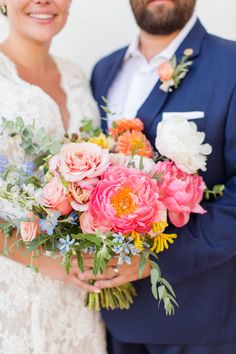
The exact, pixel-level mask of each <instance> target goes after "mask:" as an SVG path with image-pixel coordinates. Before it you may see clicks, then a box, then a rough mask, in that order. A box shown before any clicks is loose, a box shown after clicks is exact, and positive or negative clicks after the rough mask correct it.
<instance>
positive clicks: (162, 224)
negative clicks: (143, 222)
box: [152, 221, 168, 235]
mask: <svg viewBox="0 0 236 354" xmlns="http://www.w3.org/2000/svg"><path fill="white" fill-rule="evenodd" d="M167 226H168V223H167V222H166V221H159V222H154V223H153V224H152V232H153V234H154V235H158V234H160V233H162V232H163V231H164V230H165V228H166V227H167Z"/></svg>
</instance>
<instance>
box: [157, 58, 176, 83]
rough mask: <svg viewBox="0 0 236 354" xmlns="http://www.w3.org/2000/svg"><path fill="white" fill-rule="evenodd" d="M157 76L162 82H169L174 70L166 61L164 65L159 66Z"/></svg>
mask: <svg viewBox="0 0 236 354" xmlns="http://www.w3.org/2000/svg"><path fill="white" fill-rule="evenodd" d="M158 74H159V77H160V80H161V81H162V82H164V81H169V80H171V79H172V77H173V74H174V69H173V66H172V65H171V62H170V61H169V60H166V61H165V62H164V63H162V64H161V65H159V67H158Z"/></svg>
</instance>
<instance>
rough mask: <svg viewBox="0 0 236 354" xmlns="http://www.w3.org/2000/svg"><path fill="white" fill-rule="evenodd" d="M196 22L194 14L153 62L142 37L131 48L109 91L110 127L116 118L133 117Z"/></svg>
mask: <svg viewBox="0 0 236 354" xmlns="http://www.w3.org/2000/svg"><path fill="white" fill-rule="evenodd" d="M196 21H197V17H196V15H195V14H194V15H193V16H192V17H191V19H190V20H189V21H188V22H187V24H186V25H185V27H184V28H183V29H182V30H181V31H180V33H179V34H178V35H177V37H176V38H175V39H174V40H173V41H172V42H171V43H170V44H169V45H168V47H166V48H165V49H164V50H163V51H162V52H161V53H159V54H157V55H155V56H154V57H153V58H152V59H151V60H150V61H147V59H146V58H145V57H144V56H143V54H142V53H141V52H140V51H139V48H138V44H139V37H137V38H136V39H135V40H134V41H133V42H132V43H131V44H130V46H129V47H128V49H127V51H126V54H125V56H124V63H123V65H122V68H121V70H120V71H119V73H118V75H117V76H116V78H115V80H114V82H113V84H112V85H111V87H110V89H109V91H108V97H107V98H108V102H109V108H110V110H111V111H112V112H113V113H114V114H113V115H111V114H109V115H108V125H109V126H110V125H111V122H112V121H113V120H116V119H117V118H121V117H122V118H134V117H135V116H136V114H137V111H138V110H139V108H140V107H141V106H142V105H143V103H144V102H145V101H146V99H147V98H148V96H149V95H150V93H151V91H152V89H153V88H154V86H155V85H156V83H157V81H158V80H159V76H158V71H157V69H158V66H159V65H160V64H162V63H163V62H164V61H166V60H170V59H171V58H172V57H173V56H174V54H175V52H176V50H177V49H178V47H179V46H180V44H181V43H182V42H183V40H184V39H185V37H186V36H187V35H188V33H189V32H190V31H191V29H192V28H193V26H194V25H195V23H196Z"/></svg>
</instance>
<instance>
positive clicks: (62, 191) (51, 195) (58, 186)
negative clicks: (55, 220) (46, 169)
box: [41, 176, 73, 215]
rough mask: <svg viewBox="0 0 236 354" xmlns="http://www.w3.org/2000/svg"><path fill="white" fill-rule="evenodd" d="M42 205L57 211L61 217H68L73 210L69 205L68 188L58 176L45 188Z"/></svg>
mask: <svg viewBox="0 0 236 354" xmlns="http://www.w3.org/2000/svg"><path fill="white" fill-rule="evenodd" d="M41 203H42V204H43V205H44V206H45V207H47V208H50V209H52V210H57V211H59V212H60V213H61V215H68V214H69V213H70V212H71V211H72V210H73V209H72V207H71V205H70V203H69V198H68V193H67V191H66V188H65V187H64V186H63V184H62V183H61V180H60V178H59V177H58V176H55V177H53V179H52V180H51V181H50V182H49V183H47V184H46V185H45V186H44V188H43V194H42V201H41Z"/></svg>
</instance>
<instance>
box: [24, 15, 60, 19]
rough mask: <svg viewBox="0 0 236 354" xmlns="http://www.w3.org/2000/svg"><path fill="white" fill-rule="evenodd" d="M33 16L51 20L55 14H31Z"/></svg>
mask: <svg viewBox="0 0 236 354" xmlns="http://www.w3.org/2000/svg"><path fill="white" fill-rule="evenodd" d="M29 16H30V17H32V18H37V19H40V20H51V19H52V18H53V17H54V16H53V15H49V14H29Z"/></svg>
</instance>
